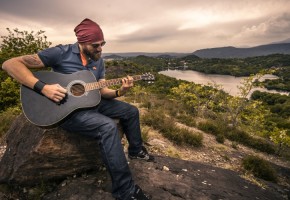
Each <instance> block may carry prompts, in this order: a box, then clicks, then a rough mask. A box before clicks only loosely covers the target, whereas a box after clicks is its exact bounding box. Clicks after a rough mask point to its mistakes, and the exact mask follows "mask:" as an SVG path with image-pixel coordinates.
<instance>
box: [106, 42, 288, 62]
mask: <svg viewBox="0 0 290 200" xmlns="http://www.w3.org/2000/svg"><path fill="white" fill-rule="evenodd" d="M271 54H290V38H289V39H286V40H283V41H280V42H274V43H270V44H264V45H259V46H254V47H234V46H224V47H214V48H205V49H199V50H196V51H194V52H192V53H176V52H156V53H152V52H124V53H103V56H104V58H105V59H121V58H126V57H137V56H140V55H144V56H148V57H163V58H164V57H166V58H182V57H185V56H188V55H196V56H198V57H200V58H246V57H256V56H267V55H271Z"/></svg>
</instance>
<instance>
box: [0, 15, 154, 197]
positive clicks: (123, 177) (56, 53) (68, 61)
mask: <svg viewBox="0 0 290 200" xmlns="http://www.w3.org/2000/svg"><path fill="white" fill-rule="evenodd" d="M74 31H75V34H76V37H77V41H78V42H77V43H75V44H69V45H58V46H56V47H52V48H48V49H45V50H43V51H40V52H39V53H38V54H35V55H24V56H20V57H16V58H12V59H10V60H7V61H5V62H4V63H3V66H2V68H3V69H4V70H6V71H7V72H8V73H9V74H10V75H11V76H12V77H14V78H15V79H16V80H18V81H19V82H20V83H21V84H23V85H26V86H27V87H29V88H32V89H34V90H35V91H36V92H40V93H42V94H43V95H45V96H46V97H47V98H49V99H51V100H53V101H55V102H60V101H61V100H62V99H63V98H64V97H65V96H66V93H67V91H66V89H65V88H63V87H61V86H60V85H59V84H57V83H55V84H46V83H44V82H42V81H41V80H38V79H37V78H36V77H34V76H33V74H32V73H31V71H30V70H29V68H43V67H52V69H53V70H54V71H55V72H59V73H64V74H70V73H74V72H77V71H80V70H89V71H91V72H92V73H93V74H94V75H95V77H96V79H97V80H98V81H104V80H105V67H104V61H103V59H102V58H101V53H102V47H103V46H104V45H105V43H106V42H105V40H104V35H103V31H102V29H101V28H100V26H99V25H98V24H97V23H95V22H93V21H92V20H90V19H84V20H83V21H82V22H81V23H80V24H79V25H77V26H76V27H75V29H74ZM132 86H133V79H132V77H130V76H128V77H126V78H124V79H122V86H121V87H120V89H118V90H112V89H109V88H103V89H101V90H100V93H101V95H102V99H101V102H100V103H99V104H98V106H96V107H93V108H90V109H87V110H81V111H78V112H75V113H73V114H72V115H71V116H69V117H68V118H67V119H66V120H65V121H64V122H63V123H62V124H61V125H60V126H61V127H62V128H64V129H65V130H67V131H71V132H76V133H79V134H84V135H88V136H91V137H93V138H95V139H97V140H98V141H99V146H100V150H101V154H102V159H103V161H104V163H105V165H106V167H107V170H108V171H109V173H110V175H111V178H112V194H113V197H115V198H116V199H122V200H123V199H124V200H127V199H142V200H146V199H150V197H148V196H146V195H145V194H144V193H143V191H142V190H141V188H140V187H139V186H138V185H135V184H134V181H133V180H132V175H131V172H130V169H129V166H128V163H127V160H126V157H125V154H124V151H123V147H122V144H121V141H120V138H119V135H118V129H117V127H116V124H115V122H114V121H113V120H112V119H111V118H119V119H120V123H121V125H122V126H123V129H124V133H125V135H126V138H127V140H128V143H129V147H128V154H129V158H131V159H142V160H146V161H153V160H154V157H153V156H151V155H149V154H148V152H147V150H146V149H145V147H144V146H143V145H142V143H143V142H142V138H141V131H140V123H139V112H138V109H137V108H136V107H134V106H132V105H130V104H128V103H125V102H121V101H118V100H116V99H114V98H115V97H119V96H122V95H124V94H125V93H126V92H127V91H128V89H130V88H131V87H132Z"/></svg>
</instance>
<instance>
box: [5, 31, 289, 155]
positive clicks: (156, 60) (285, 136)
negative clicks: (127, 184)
mask: <svg viewBox="0 0 290 200" xmlns="http://www.w3.org/2000/svg"><path fill="white" fill-rule="evenodd" d="M7 31H8V36H1V38H2V43H1V46H0V63H1V65H2V63H3V62H4V61H5V60H7V59H9V58H11V57H15V56H20V55H24V54H34V53H37V52H38V51H39V50H41V49H44V48H47V47H49V46H50V45H51V42H49V41H48V40H47V37H46V36H45V35H44V31H39V32H28V31H20V30H18V29H14V30H10V29H7ZM105 64H106V70H107V79H111V78H119V77H123V76H126V75H136V74H142V73H146V72H151V73H152V74H154V75H155V82H154V84H148V83H145V82H137V83H136V84H135V87H134V88H133V89H132V90H131V92H130V93H129V94H128V97H127V98H126V101H132V102H138V103H139V104H140V106H142V107H143V108H145V109H147V110H154V112H149V114H146V115H144V116H142V118H141V120H142V124H144V125H148V126H152V127H154V128H156V129H158V130H160V131H161V132H162V133H163V134H164V136H165V137H167V138H168V139H170V140H172V141H174V142H175V143H177V144H180V145H190V146H201V145H202V136H201V135H192V134H189V133H188V132H186V130H180V129H179V128H177V127H175V126H174V124H172V123H168V120H171V121H172V120H174V121H176V122H180V123H184V124H186V125H188V126H192V127H196V128H198V129H200V130H203V131H205V132H207V133H210V134H213V135H214V136H215V137H216V140H217V141H219V142H220V143H223V142H224V140H225V139H229V140H231V141H232V142H233V145H237V144H243V145H246V146H249V147H251V148H254V149H257V150H259V151H262V152H266V153H269V154H273V155H278V156H283V157H285V158H286V159H288V160H290V152H289V147H290V118H289V117H290V111H289V110H290V109H289V108H290V97H289V96H285V95H279V94H270V93H263V92H254V93H253V95H252V96H251V98H250V99H248V98H246V97H247V95H248V93H249V91H250V90H251V89H252V88H253V87H255V86H256V85H257V84H259V85H261V84H262V85H264V86H265V87H267V88H269V89H277V90H281V91H289V89H290V70H289V69H290V55H278V54H275V55H269V56H262V57H254V58H245V59H201V58H198V57H197V56H186V57H183V58H169V57H148V56H137V57H131V58H123V59H118V60H106V61H105ZM184 65H186V66H188V68H187V69H189V70H196V71H200V72H204V73H211V74H228V75H234V76H247V77H248V78H245V80H244V83H243V84H242V86H241V87H240V91H241V95H240V96H238V97H233V96H230V95H228V94H226V93H224V92H223V91H222V90H220V88H219V86H216V85H211V86H202V85H199V84H195V83H192V82H187V81H181V80H176V79H174V78H169V77H166V76H164V75H160V74H158V72H159V71H161V70H163V69H166V68H168V67H178V66H184ZM265 73H273V74H275V75H277V76H278V77H279V78H280V79H277V80H266V81H265V82H263V83H257V81H256V78H257V77H261V76H262V75H264V74H265ZM0 81H1V85H0V136H1V137H2V141H4V138H5V132H6V131H7V130H8V128H9V126H10V124H11V122H12V121H13V119H14V118H15V117H16V116H18V115H19V114H20V113H21V102H20V97H19V88H20V87H19V86H20V85H19V83H17V82H16V81H15V80H13V79H12V78H11V77H10V76H9V75H7V73H6V72H4V71H3V70H1V71H0ZM168 124H172V126H171V125H170V126H169V125H168ZM144 137H146V136H144Z"/></svg>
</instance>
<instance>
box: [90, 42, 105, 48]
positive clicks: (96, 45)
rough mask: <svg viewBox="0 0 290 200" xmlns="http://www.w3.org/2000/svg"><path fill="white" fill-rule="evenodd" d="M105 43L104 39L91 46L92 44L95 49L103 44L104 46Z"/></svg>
mask: <svg viewBox="0 0 290 200" xmlns="http://www.w3.org/2000/svg"><path fill="white" fill-rule="evenodd" d="M105 44H106V41H103V42H101V43H97V44H91V46H92V47H93V48H94V49H97V48H99V47H103V46H105Z"/></svg>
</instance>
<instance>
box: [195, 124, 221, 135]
mask: <svg viewBox="0 0 290 200" xmlns="http://www.w3.org/2000/svg"><path fill="white" fill-rule="evenodd" d="M198 128H199V129H200V130H202V131H204V132H207V133H210V134H213V135H218V134H220V133H221V131H220V128H219V127H218V126H217V125H215V124H214V122H211V121H206V122H201V123H199V124H198Z"/></svg>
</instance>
